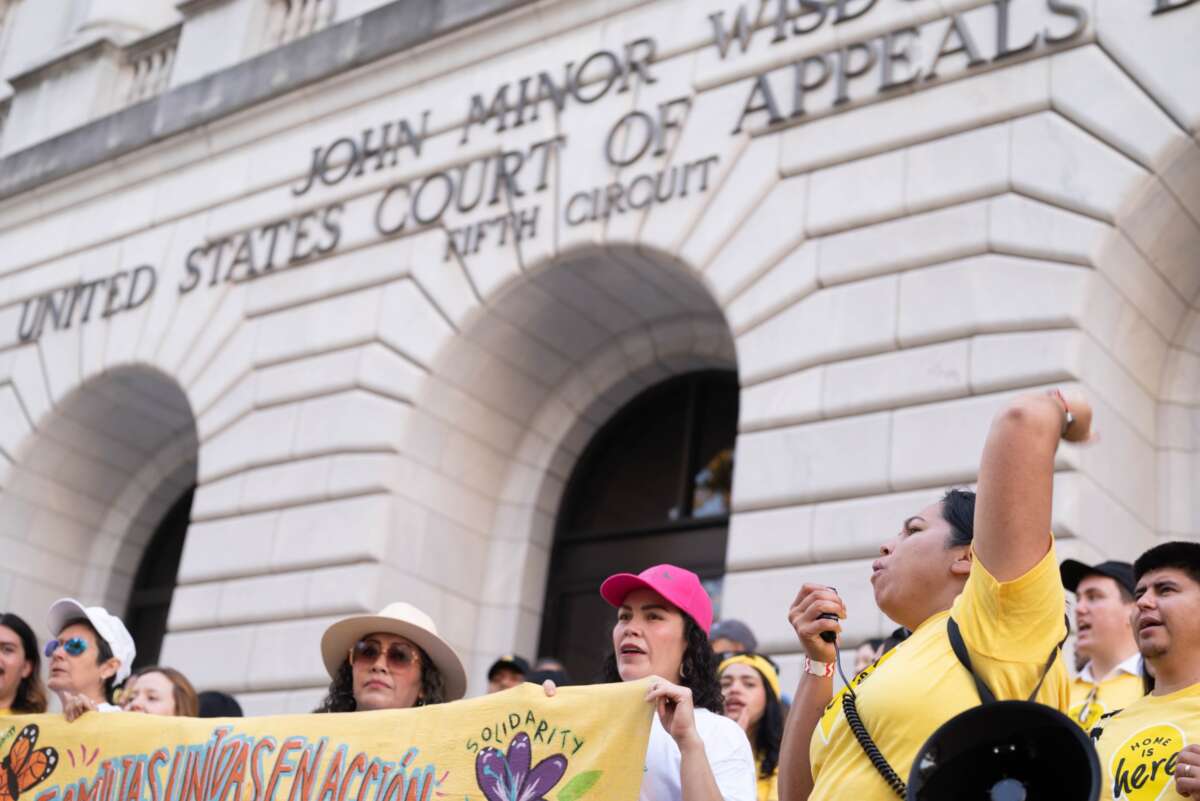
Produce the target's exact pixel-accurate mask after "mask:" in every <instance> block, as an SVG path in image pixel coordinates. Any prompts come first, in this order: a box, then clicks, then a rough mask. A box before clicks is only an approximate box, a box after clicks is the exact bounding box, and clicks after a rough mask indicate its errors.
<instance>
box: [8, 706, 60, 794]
mask: <svg viewBox="0 0 1200 801" xmlns="http://www.w3.org/2000/svg"><path fill="white" fill-rule="evenodd" d="M37 738H38V727H37V725H36V724H32V723H31V724H30V725H28V726H26V727H25V728H23V729H21V733H20V734H18V735H17V739H16V740H14V741H13V744H12V748H10V749H8V756H6V757H4V759H3V761H0V801H17V798H18V797H20V795H21V793H23V792H25V791H26V790H28V789H29V788H31V787H33V786H35V785H37V784H39V783H40V782H42V781H44V780H45V779H46V777H47V776H49V775H50V774H51V773H53V772H54V769H55V768H56V767H58V752H57V751H55V750H54V749H53V748H37V747H36V746H37Z"/></svg>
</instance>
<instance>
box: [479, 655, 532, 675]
mask: <svg viewBox="0 0 1200 801" xmlns="http://www.w3.org/2000/svg"><path fill="white" fill-rule="evenodd" d="M504 669H508V670H515V671H517V672H518V673H520V674H521V675H522V676H525V675H528V674H529V663H528V662H526V661H525V660H524V659H523V658H521V657H519V656H517V655H516V654H505V655H504V656H502V657H500V658H499V659H497V660H496V661H495V662H493V663H492V666H491V667H490V668H488V681H491V680H492V677H493V676H495V675H496V671H497V670H504Z"/></svg>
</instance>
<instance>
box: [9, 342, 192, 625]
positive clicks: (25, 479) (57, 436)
mask: <svg viewBox="0 0 1200 801" xmlns="http://www.w3.org/2000/svg"><path fill="white" fill-rule="evenodd" d="M5 389H6V390H7V391H9V392H11V393H12V395H13V396H14V397H18V398H19V397H20V390H21V389H24V391H25V395H26V396H29V395H31V394H32V392H33V390H32V389H31V387H30V386H29V384H28V383H26V384H25V385H23V386H22V385H19V384H17V383H9V384H8V385H7V386H6V387H5ZM23 408H24V407H22V409H23ZM28 422H29V425H28V430H27V432H26V434H25V436H23V437H22V438H21V439H20V441H19V442H18V443H17V444H16V446H15V448H14V449H13V452H12V453H10V454H7V455H8V456H10V457H11V463H10V464H9V465H7V468H8V469H7V473H6V476H5V481H4V484H3V491H2V492H0V515H3V519H5V520H7V521H17V520H19V521H24V525H23V526H18V527H16V528H14V529H12V530H10V533H8V536H9V537H13V538H15V539H17V540H18V542H17V543H15V545H16V547H14V549H13V550H12V551H8V552H9V553H13V554H17V557H16V558H14V559H11V560H9V559H6V560H5V564H4V565H3V566H2V567H0V580H2V581H3V584H2V585H0V587H3V589H4V590H6V592H4V593H3V595H4V597H3V599H2V600H3V605H4V606H5V607H6V608H8V609H12V610H14V611H17V612H18V613H19V614H22V615H26V616H28V617H27V619H28V620H30V622H31V623H33V624H35V625H38V626H40V625H41V623H42V620H43V617H44V615H45V610H46V608H47V606H48V604H49V602H50V601H52V600H54V599H55V598H57V597H61V596H64V595H69V596H74V597H78V598H79V599H80V600H82V601H84V602H86V603H98V604H101V605H104V606H106V607H107V608H109V609H110V610H111V611H113V612H114V613H116V614H123V612H124V609H125V605H126V604H127V602H128V600H129V594H130V590H131V589H132V584H133V579H134V575H135V573H136V571H137V568H138V565H139V562H140V560H141V555H142V552H143V551H144V550H145V547H146V545H147V543H148V542H149V540H150V538H151V537H152V536H153V534H154V531H155V529H156V528H157V526H158V524H159V522H160V521H161V519H162V517H163V515H164V514H165V513H166V512H167V510H168V509H169V508H170V507H171V505H172V504H173V503H174V502H175V501H177V500H178V499H179V498H180V496H181V495H183V494H184V493H185V492H187V491H188V489H189V488H191V487H192V486H193V485H194V484H195V483H196V467H197V459H198V444H197V436H196V423H195V419H194V417H193V414H192V409H191V405H190V404H189V402H188V399H187V397H186V395H185V394H184V392H183V390H182V388H181V387H180V386H179V385H178V383H176V382H175V381H174V380H173V379H171V378H170V377H168V376H167V375H165V374H164V373H162V372H160V371H159V370H157V369H153V368H150V367H145V366H125V367H118V368H113V369H109V370H105V371H103V372H100V373H99V374H97V375H95V376H93V377H91V378H89V379H88V380H86V381H84V382H83V383H81V384H80V385H79V386H77V387H75V388H74V389H72V390H70V391H69V392H67V393H66V394H65V395H64V396H63V397H62V399H61V400H60V401H59V402H58V403H57V404H55V405H54V406H53V407H51V408H47V410H46V411H45V413H44V414H41V415H40V416H38V417H37V418H36V420H32V421H28ZM6 550H8V549H7V547H6Z"/></svg>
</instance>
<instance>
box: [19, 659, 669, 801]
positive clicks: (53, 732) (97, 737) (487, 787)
mask: <svg viewBox="0 0 1200 801" xmlns="http://www.w3.org/2000/svg"><path fill="white" fill-rule="evenodd" d="M645 693H646V682H644V681H642V682H631V683H628V684H607V685H596V686H592V687H564V688H562V689H560V690H559V691H558V694H557V695H556V696H555V697H553V698H547V697H546V696H545V693H544V692H543V691H542V688H541V687H538V686H534V685H532V684H524V685H521V686H520V687H517V688H514V689H512V690H508V691H506V692H503V693H497V694H495V695H489V696H485V697H483V698H477V699H473V700H470V701H458V702H456V703H451V704H438V705H435V706H429V707H423V708H419V709H410V710H403V711H382V712H353V713H343V714H329V715H280V716H274V717H260V718H218V719H199V718H164V717H151V716H149V715H141V714H136V713H89V714H86V715H84V716H83V717H82V718H80V719H79V720H77V721H75V722H74V723H67V722H66V721H65V719H64V718H63V717H62V716H61V715H29V716H19V715H17V716H12V717H0V801H18V799H19V801H434V799H442V798H445V799H451V800H452V801H541V800H542V799H545V800H546V801H580V800H581V799H582V800H583V801H635V799H636V798H637V796H638V790H639V788H640V787H641V783H642V774H643V766H644V763H645V756H646V742H647V739H648V738H649V733H650V719H651V714H652V713H653V708H652V707H651V706H650V704H647V703H646V702H645V701H643V700H642V699H643V697H644V696H645Z"/></svg>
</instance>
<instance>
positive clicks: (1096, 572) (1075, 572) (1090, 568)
mask: <svg viewBox="0 0 1200 801" xmlns="http://www.w3.org/2000/svg"><path fill="white" fill-rule="evenodd" d="M1058 571H1059V573H1060V574H1061V575H1062V583H1063V586H1064V587H1066V588H1067V589H1068V590H1070V591H1071V592H1075V591H1076V590H1077V588H1078V587H1079V582H1081V581H1083V580H1084V579H1085V578H1087V577H1088V576H1108V577H1109V578H1110V579H1112V580H1113V581H1115V582H1117V583H1118V584H1120V585H1121V586H1122V587H1124V588H1125V589H1127V590H1128V591H1129V594H1130V595H1133V589H1134V587H1135V586H1136V584H1137V582H1135V581H1134V580H1133V565H1131V564H1129V563H1128V562H1117V561H1113V560H1109V561H1107V562H1101V563H1100V564H1098V565H1088V564H1084V563H1083V562H1079V561H1076V560H1075V559H1064V560H1063V563H1062V564H1061V565H1060V566H1059V568H1058Z"/></svg>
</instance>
